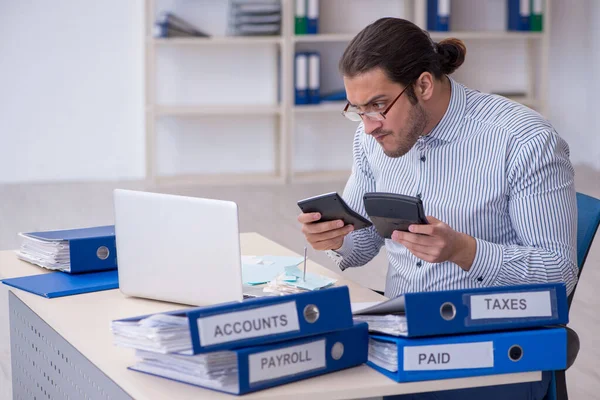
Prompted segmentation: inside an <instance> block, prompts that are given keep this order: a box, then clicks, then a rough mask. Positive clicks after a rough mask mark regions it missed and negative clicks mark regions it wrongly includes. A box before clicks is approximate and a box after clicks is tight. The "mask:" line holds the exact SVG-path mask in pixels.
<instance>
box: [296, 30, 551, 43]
mask: <svg viewBox="0 0 600 400" xmlns="http://www.w3.org/2000/svg"><path fill="white" fill-rule="evenodd" d="M429 34H430V36H431V38H432V39H434V40H442V39H446V38H449V37H455V38H457V39H463V40H467V39H475V40H490V39H496V40H500V39H541V38H542V37H544V33H543V32H508V31H487V32H486V31H449V32H429ZM354 36H356V34H355V33H324V34H317V35H296V36H293V38H292V40H293V41H294V43H319V42H349V41H350V40H352V39H353V38H354Z"/></svg>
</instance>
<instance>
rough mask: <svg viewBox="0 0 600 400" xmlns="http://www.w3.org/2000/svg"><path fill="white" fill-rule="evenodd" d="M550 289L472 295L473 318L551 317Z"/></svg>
mask: <svg viewBox="0 0 600 400" xmlns="http://www.w3.org/2000/svg"><path fill="white" fill-rule="evenodd" d="M551 316H552V301H551V297H550V291H548V290H545V291H541V292H516V293H497V294H488V295H483V294H482V295H479V294H478V295H474V296H471V319H473V320H475V319H494V318H531V317H551Z"/></svg>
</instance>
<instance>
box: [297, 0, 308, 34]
mask: <svg viewBox="0 0 600 400" xmlns="http://www.w3.org/2000/svg"><path fill="white" fill-rule="evenodd" d="M295 1H296V11H295V13H294V33H295V34H296V35H305V34H306V25H307V19H306V0H295Z"/></svg>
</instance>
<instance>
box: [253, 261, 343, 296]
mask: <svg viewBox="0 0 600 400" xmlns="http://www.w3.org/2000/svg"><path fill="white" fill-rule="evenodd" d="M335 282H337V280H336V279H332V278H328V277H326V276H322V275H318V274H313V273H310V272H307V273H306V276H305V277H303V271H300V269H299V268H298V267H287V268H285V272H284V273H283V274H281V275H280V276H278V277H277V278H276V279H274V280H272V281H271V282H269V283H268V284H267V286H266V287H265V289H264V290H265V292H269V293H278V294H281V295H283V294H292V293H301V292H306V291H312V290H320V289H324V288H327V287H329V286H331V285H333V284H334V283H335Z"/></svg>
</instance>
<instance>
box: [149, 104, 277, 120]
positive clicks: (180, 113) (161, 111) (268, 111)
mask: <svg viewBox="0 0 600 400" xmlns="http://www.w3.org/2000/svg"><path fill="white" fill-rule="evenodd" d="M155 111H156V115H158V116H164V117H194V116H207V115H277V114H281V107H280V106H250V105H248V106H244V105H236V106H219V107H208V106H156V109H155Z"/></svg>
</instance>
